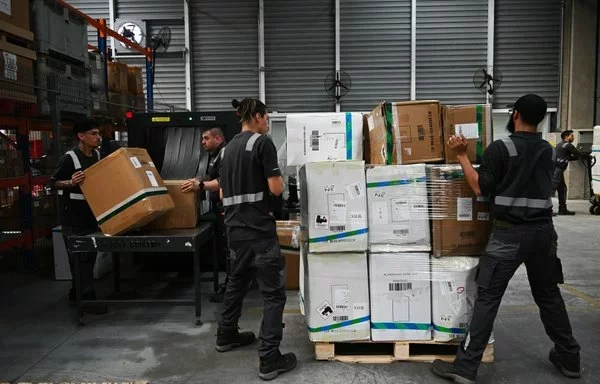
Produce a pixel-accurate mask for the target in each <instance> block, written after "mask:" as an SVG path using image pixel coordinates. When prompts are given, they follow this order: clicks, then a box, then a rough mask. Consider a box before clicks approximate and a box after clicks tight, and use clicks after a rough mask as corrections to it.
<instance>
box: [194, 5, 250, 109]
mask: <svg viewBox="0 0 600 384" xmlns="http://www.w3.org/2000/svg"><path fill="white" fill-rule="evenodd" d="M190 7H191V9H190V18H191V23H192V31H193V33H192V53H193V55H192V57H193V68H194V70H193V79H194V106H195V108H196V110H205V111H220V110H231V108H232V107H231V100H232V99H234V98H238V99H241V98H243V97H254V98H258V1H257V0H230V1H222V0H207V1H202V2H193V3H191V4H190Z"/></svg>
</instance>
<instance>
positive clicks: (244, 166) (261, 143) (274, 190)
mask: <svg viewBox="0 0 600 384" xmlns="http://www.w3.org/2000/svg"><path fill="white" fill-rule="evenodd" d="M233 105H234V107H235V108H237V110H238V113H239V115H240V116H241V121H242V132H241V133H239V134H238V135H237V136H235V137H234V138H233V140H231V142H230V143H229V144H228V145H227V148H226V149H225V152H224V156H223V160H222V163H221V194H222V196H221V197H222V198H223V206H224V207H225V225H226V226H227V238H228V242H229V252H230V255H229V257H230V262H231V275H230V276H229V282H228V284H227V290H226V292H225V299H224V301H223V312H222V314H221V320H220V321H219V329H218V332H217V342H216V344H217V345H216V349H217V351H219V352H225V351H228V350H230V349H231V348H234V347H237V346H241V345H247V344H250V343H252V342H254V340H255V336H254V333H253V332H242V333H240V332H239V331H238V320H239V318H240V316H241V310H242V302H243V300H244V296H245V295H246V293H247V292H248V289H249V286H250V281H251V279H252V277H253V273H252V270H253V269H255V271H256V280H257V281H258V285H259V290H260V293H261V295H262V297H263V301H264V309H263V319H262V324H261V327H260V334H259V338H260V347H259V350H258V355H259V357H260V369H259V377H260V378H261V379H263V380H272V379H274V378H276V377H277V376H278V375H279V374H281V373H284V372H287V371H290V370H292V369H294V368H295V367H296V356H295V355H294V354H293V353H286V354H285V355H282V354H281V352H280V351H279V345H280V343H281V339H282V334H283V324H282V319H283V309H284V307H285V302H286V295H285V287H284V283H285V282H284V267H285V261H284V258H283V256H282V255H281V252H280V249H279V243H278V239H277V231H276V226H275V218H274V217H273V207H272V195H274V196H279V195H281V194H282V192H283V187H284V186H283V178H282V176H281V171H280V170H279V165H278V164H277V151H276V149H275V145H274V144H273V142H272V141H271V140H270V139H269V138H268V137H267V136H266V135H265V133H267V132H268V129H269V128H268V114H267V108H266V106H265V105H264V104H263V103H262V102H261V101H259V100H255V99H244V100H243V101H242V102H241V103H240V102H238V101H237V100H234V101H233Z"/></svg>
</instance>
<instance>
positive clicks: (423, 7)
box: [416, 0, 488, 103]
mask: <svg viewBox="0 0 600 384" xmlns="http://www.w3.org/2000/svg"><path fill="white" fill-rule="evenodd" d="M487 20H488V11H487V1H472V0H418V1H417V84H416V87H417V99H437V100H440V101H442V102H446V103H482V102H485V93H484V92H481V91H480V90H478V89H476V88H475V86H474V85H473V74H474V72H475V71H476V70H477V69H478V68H479V67H482V66H485V65H486V57H487V24H488V23H487Z"/></svg>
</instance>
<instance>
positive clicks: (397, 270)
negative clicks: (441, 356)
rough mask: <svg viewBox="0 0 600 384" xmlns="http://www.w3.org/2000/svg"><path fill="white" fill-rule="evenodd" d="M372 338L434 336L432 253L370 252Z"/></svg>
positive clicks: (390, 339)
mask: <svg viewBox="0 0 600 384" xmlns="http://www.w3.org/2000/svg"><path fill="white" fill-rule="evenodd" d="M369 291H370V299H371V339H372V340H373V341H405V340H431V329H432V325H431V272H430V267H429V253H370V254H369Z"/></svg>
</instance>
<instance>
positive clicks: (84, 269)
mask: <svg viewBox="0 0 600 384" xmlns="http://www.w3.org/2000/svg"><path fill="white" fill-rule="evenodd" d="M97 230H98V228H97V227H96V228H85V227H69V226H64V225H63V226H62V235H63V239H64V241H65V247H66V248H67V253H68V255H69V267H70V268H71V276H73V292H75V258H74V257H75V256H76V255H75V254H71V252H69V244H68V239H69V236H73V235H88V234H90V233H94V232H96V231H97ZM97 256H98V253H97V252H85V253H81V256H80V257H81V263H80V264H79V265H80V266H81V287H82V290H83V292H82V295H83V294H86V293H91V292H93V291H94V265H95V264H96V257H97Z"/></svg>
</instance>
